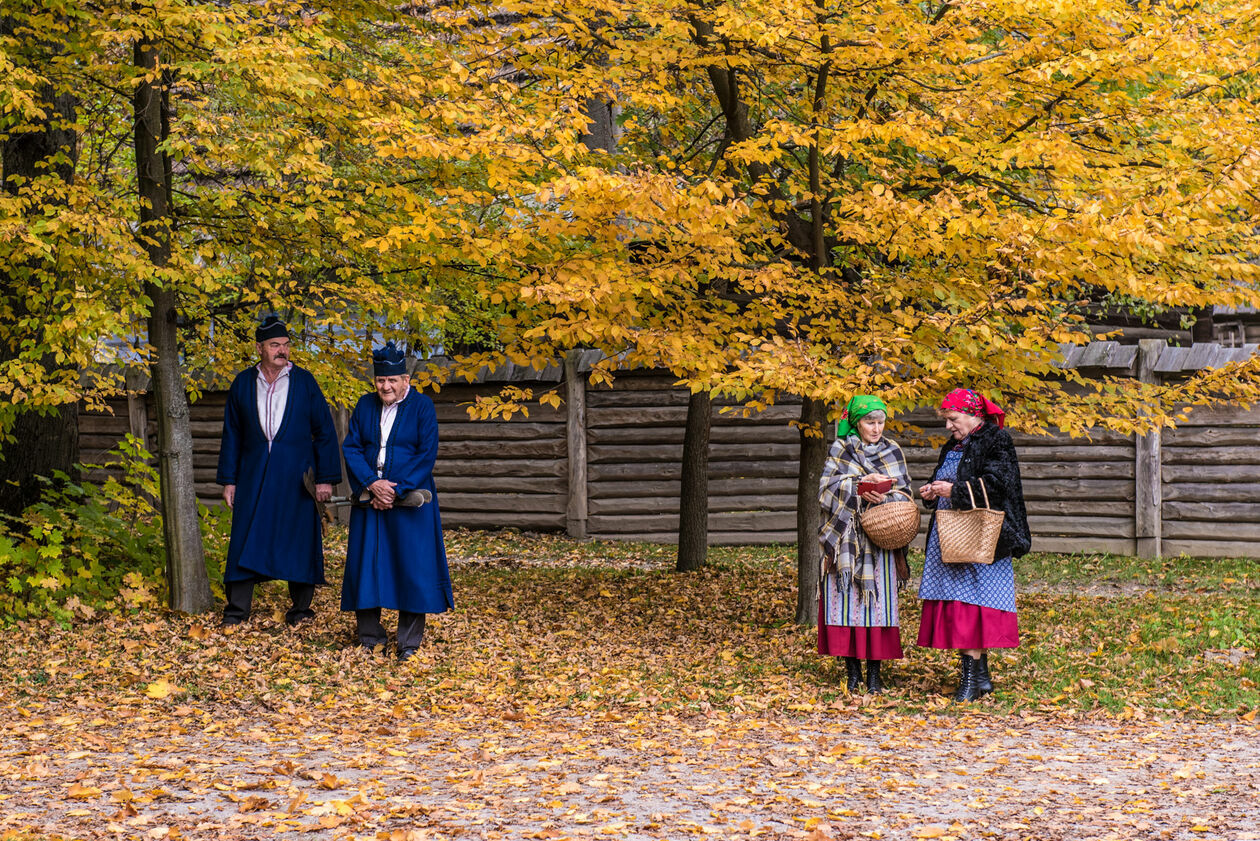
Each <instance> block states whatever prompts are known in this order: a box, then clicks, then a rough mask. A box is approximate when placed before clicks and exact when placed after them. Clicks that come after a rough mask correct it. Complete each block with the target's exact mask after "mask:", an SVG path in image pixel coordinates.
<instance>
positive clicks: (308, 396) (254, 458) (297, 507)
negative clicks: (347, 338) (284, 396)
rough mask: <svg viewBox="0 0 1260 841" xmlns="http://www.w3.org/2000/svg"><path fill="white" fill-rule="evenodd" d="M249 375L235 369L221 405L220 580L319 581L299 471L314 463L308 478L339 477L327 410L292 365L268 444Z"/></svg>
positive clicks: (314, 533)
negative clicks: (230, 496)
mask: <svg viewBox="0 0 1260 841" xmlns="http://www.w3.org/2000/svg"><path fill="white" fill-rule="evenodd" d="M257 382H258V369H257V368H247V369H245V370H244V371H242V372H241V373H240V374H237V376H236V379H235V380H233V381H232V387H231V388H230V389H229V390H228V398H227V407H226V408H225V409H224V412H223V442H222V445H221V446H220V449H219V471H218V477H217V481H218V483H219V484H220V485H236V499H235V500H234V501H233V505H232V537H231V540H230V541H229V543H228V557H227V565H226V567H225V568H224V571H223V580H224V581H225V582H233V581H249V580H265V579H278V580H280V581H296V582H299V583H302V584H323V583H325V581H324V541H323V534H322V532H321V530H320V525H319V510H318V508H317V506H316V504H315V500H314V499H312V498H311V495H310V494H309V493H307V492H306V490H305V489H303V487H302V474H303V473H304V472H306V469H307V468H308V467H311V466H314V468H315V481H316V482H320V483H328V484H336V483H337V482H340V481H341V458H340V454H339V453H338V452H337V430H336V427H334V426H333V420H332V413H331V412H330V411H329V410H328V401H327V400H325V399H324V393H323V392H322V391H320V388H319V384H318V383H316V382H315V378H314V377H313V376H311V373H310V372H309V371H306V370H304V369H302V368H299V367H297V366H296V365H294V366H293V368H292V369H291V370H290V371H289V396H288V401H287V402H286V404H285V407H284V417H283V418H282V419H281V421H280V427H279V428H278V429H277V430H276V437H275V439H274V440H273V441H272V442H271V448H270V450H268V447H267V436H266V435H265V434H264V433H263V428H262V424H261V423H259V421H258V404H257V402H256V400H255V392H256V388H257Z"/></svg>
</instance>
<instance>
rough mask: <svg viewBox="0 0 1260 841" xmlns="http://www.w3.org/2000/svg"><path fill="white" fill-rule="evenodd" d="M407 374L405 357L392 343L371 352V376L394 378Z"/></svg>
mask: <svg viewBox="0 0 1260 841" xmlns="http://www.w3.org/2000/svg"><path fill="white" fill-rule="evenodd" d="M405 373H407V355H406V354H405V353H403V352H402V350H400V349H399V348H397V347H395V346H394V343H393V342H386V344H385V347H381V348H377V349H376V350H374V351H372V376H374V377H396V376H398V375H399V374H405Z"/></svg>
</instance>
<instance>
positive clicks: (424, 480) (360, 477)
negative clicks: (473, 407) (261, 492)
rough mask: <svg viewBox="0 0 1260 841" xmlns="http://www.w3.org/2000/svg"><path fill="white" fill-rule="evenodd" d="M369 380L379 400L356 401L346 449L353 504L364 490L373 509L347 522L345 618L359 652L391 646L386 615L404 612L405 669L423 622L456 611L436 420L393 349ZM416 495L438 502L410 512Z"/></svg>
mask: <svg viewBox="0 0 1260 841" xmlns="http://www.w3.org/2000/svg"><path fill="white" fill-rule="evenodd" d="M372 373H373V374H374V378H375V384H376V391H375V392H372V393H369V394H365V395H364V396H363V397H361V398H360V399H359V402H358V405H356V406H355V407H354V414H352V415H351V416H350V426H349V429H348V430H347V432H346V439H345V441H344V442H343V443H342V452H343V453H344V454H345V458H346V472H347V473H349V474H350V486H351V498H352V499H358V498H360V496H361V495H362V494H363V493H364V492H365V491H366V492H367V494H368V495H369V498H370V502H369V504H368V505H366V506H362V507H356V508H355V509H354V511H353V512H352V513H351V514H350V545H349V547H348V549H347V551H346V575H345V579H344V580H343V583H342V589H341V609H342V610H353V611H354V615H355V626H356V631H357V633H358V639H359V645H361V646H363V647H364V648H367V649H375V648H376V646H378V645H382V646H383V645H384V644H385V643H386V641H387V636H386V633H385V628H384V627H383V626H382V625H381V609H382V608H387V609H390V610H397V611H398V638H397V651H398V657H399V659H402V660H406V659H408V658H409V657H411V656H412V655H414V654H415V653H416V649H417V648H418V647H419V646H420V642H421V640H422V639H423V637H424V625H425V617H426V614H429V613H444V612H445V611H447V610H449V609H450V608H452V607H453V606H454V604H455V601H454V598H453V596H452V595H451V574H450V570H449V569H448V568H447V565H446V547H445V544H444V543H443V542H442V518H441V515H440V514H439V512H438V506H437V489H436V487H435V486H434V484H433V463H434V461H435V460H436V459H437V449H438V426H437V413H436V412H435V411H434V409H433V401H432V400H430V399H429V398H428V397H426V396H424V395H423V394H420V393H419V392H417V391H416V390H414V389H412V388H411V387H410V382H409V380H408V377H407V365H406V360H405V358H404V355H403V352H402V351H401V350H399V349H398V348H396V347H394V343H393V342H390V343H389V344H387V345H386V346H385V347H383V348H380V349H379V350H377V351H375V352H374V353H373V354H372ZM418 490H427V491H429V493H430V494H432V502H430V503H429V504H427V505H423V506H421V507H411V506H410V505H408V504H407V502H408V500H407V499H406V498H407V497H408V494H411V493H412V492H413V491H418ZM412 496H413V497H414V496H415V495H414V494H412Z"/></svg>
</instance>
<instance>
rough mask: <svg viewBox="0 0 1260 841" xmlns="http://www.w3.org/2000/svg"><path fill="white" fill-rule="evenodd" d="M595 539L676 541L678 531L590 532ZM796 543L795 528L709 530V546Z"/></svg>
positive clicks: (650, 541) (641, 541)
mask: <svg viewBox="0 0 1260 841" xmlns="http://www.w3.org/2000/svg"><path fill="white" fill-rule="evenodd" d="M591 537H593V538H595V539H597V540H620V541H626V542H632V541H633V542H636V543H671V544H676V543H678V532H676V531H663V532H615V533H607V534H592V535H591ZM795 543H796V530H795V529H793V530H791V531H763V532H747V531H733V532H726V531H710V532H709V545H710V546H770V545H775V544H785V545H789V546H790V545H792V544H795Z"/></svg>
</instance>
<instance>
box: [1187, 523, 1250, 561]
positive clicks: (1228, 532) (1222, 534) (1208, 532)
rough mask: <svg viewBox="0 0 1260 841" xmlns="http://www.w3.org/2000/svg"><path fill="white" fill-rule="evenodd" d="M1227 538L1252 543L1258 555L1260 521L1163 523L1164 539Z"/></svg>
mask: <svg viewBox="0 0 1260 841" xmlns="http://www.w3.org/2000/svg"><path fill="white" fill-rule="evenodd" d="M1187 538H1188V539H1191V540H1222V539H1225V540H1229V541H1233V542H1239V543H1252V544H1254V545H1255V551H1256V554H1257V555H1260V522H1253V523H1239V522H1234V523H1230V524H1229V525H1228V526H1223V525H1221V524H1220V523H1203V522H1199V521H1197V520H1169V521H1168V522H1167V523H1164V539H1165V540H1169V539H1172V540H1181V539H1187Z"/></svg>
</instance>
